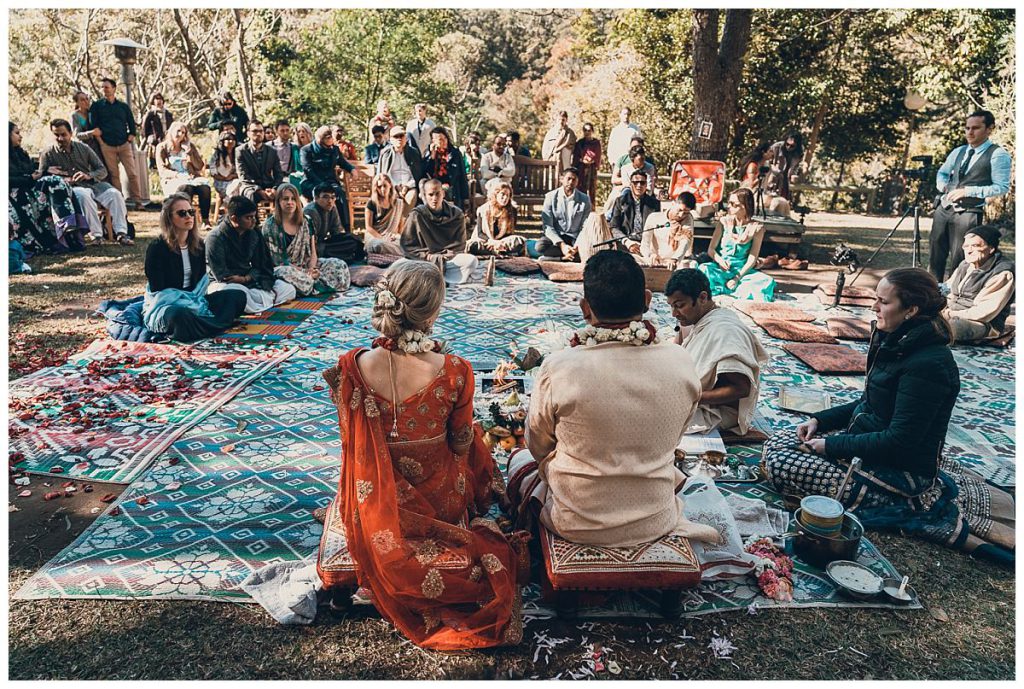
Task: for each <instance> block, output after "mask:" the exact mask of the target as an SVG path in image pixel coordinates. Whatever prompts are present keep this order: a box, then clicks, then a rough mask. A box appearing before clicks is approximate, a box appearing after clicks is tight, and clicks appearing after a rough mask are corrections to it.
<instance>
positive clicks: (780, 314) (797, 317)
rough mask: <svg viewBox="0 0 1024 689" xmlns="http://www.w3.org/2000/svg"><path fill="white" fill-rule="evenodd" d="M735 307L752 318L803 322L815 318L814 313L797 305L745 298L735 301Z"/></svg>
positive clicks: (808, 321)
mask: <svg viewBox="0 0 1024 689" xmlns="http://www.w3.org/2000/svg"><path fill="white" fill-rule="evenodd" d="M733 308H735V309H736V310H737V311H742V312H743V313H745V314H747V315H748V316H750V317H751V318H754V317H755V316H760V317H761V318H774V319H775V320H778V321H800V322H803V323H810V322H811V321H813V320H814V314H810V313H807V312H806V311H804V310H802V309H798V308H796V307H795V306H787V305H786V304H778V303H771V304H765V303H762V302H757V301H746V300H743V301H737V302H736V303H734V304H733Z"/></svg>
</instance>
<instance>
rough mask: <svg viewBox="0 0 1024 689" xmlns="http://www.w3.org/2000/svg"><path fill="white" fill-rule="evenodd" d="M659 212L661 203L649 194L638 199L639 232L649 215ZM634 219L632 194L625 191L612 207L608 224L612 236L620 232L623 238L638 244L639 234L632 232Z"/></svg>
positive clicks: (634, 208)
mask: <svg viewBox="0 0 1024 689" xmlns="http://www.w3.org/2000/svg"><path fill="white" fill-rule="evenodd" d="M660 210H661V201H659V200H658V199H656V198H654V197H653V196H651V195H650V194H644V195H643V196H641V197H640V213H641V220H640V228H641V230H642V229H643V226H644V223H646V222H647V217H648V216H649V215H650V214H651V213H657V212H659V211H660ZM635 218H636V204H635V203H634V202H633V192H631V191H630V190H628V189H626V190H625V191H623V192H622V194H620V195H619V198H617V199H615V205H614V206H613V207H612V221H611V223H609V227H610V228H611V230H612V234H613V235H616V234H617V233H618V232H621V233H622V234H623V235H624V236H626V237H629V238H630V239H632V240H634V241H637V242H639V241H640V234H638V233H637V232H635V231H634V230H633V227H634V224H633V223H634V220H635Z"/></svg>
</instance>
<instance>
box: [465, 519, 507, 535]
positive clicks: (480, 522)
mask: <svg viewBox="0 0 1024 689" xmlns="http://www.w3.org/2000/svg"><path fill="white" fill-rule="evenodd" d="M475 526H482V527H484V528H485V529H490V530H491V531H493V532H494V533H496V534H499V535H501V529H500V528H498V523H497V522H496V521H494V520H493V519H487V518H486V517H475V518H474V519H473V520H472V521H470V522H469V528H471V529H472V528H473V527H475Z"/></svg>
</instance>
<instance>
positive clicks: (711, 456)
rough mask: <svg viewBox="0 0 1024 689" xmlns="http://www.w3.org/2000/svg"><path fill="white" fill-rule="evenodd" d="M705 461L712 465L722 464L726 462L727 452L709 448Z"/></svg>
mask: <svg viewBox="0 0 1024 689" xmlns="http://www.w3.org/2000/svg"><path fill="white" fill-rule="evenodd" d="M704 461H705V462H707V463H708V464H710V465H712V466H720V465H722V464H724V463H725V453H724V452H719V451H718V450H708V451H707V452H705V453H704Z"/></svg>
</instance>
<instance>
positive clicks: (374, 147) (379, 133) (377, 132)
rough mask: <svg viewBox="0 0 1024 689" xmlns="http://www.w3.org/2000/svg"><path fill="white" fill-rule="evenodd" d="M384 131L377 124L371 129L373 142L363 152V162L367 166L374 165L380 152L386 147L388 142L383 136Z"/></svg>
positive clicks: (378, 158)
mask: <svg viewBox="0 0 1024 689" xmlns="http://www.w3.org/2000/svg"><path fill="white" fill-rule="evenodd" d="M386 131H387V130H386V129H384V127H382V126H380V125H379V124H378V125H375V126H374V127H373V130H372V133H373V141H372V142H370V145H369V146H367V147H366V148H365V149H364V150H363V162H364V163H366V164H367V165H376V164H377V161H378V160H380V152H381V151H383V150H384V147H385V146H387V145H388V140H387V138H386V136H385V132H386Z"/></svg>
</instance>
